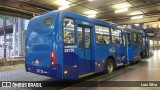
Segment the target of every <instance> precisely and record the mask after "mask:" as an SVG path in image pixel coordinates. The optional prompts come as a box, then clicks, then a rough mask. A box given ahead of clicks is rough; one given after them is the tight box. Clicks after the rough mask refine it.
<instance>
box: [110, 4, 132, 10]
mask: <svg viewBox="0 0 160 90" xmlns="http://www.w3.org/2000/svg"><path fill="white" fill-rule="evenodd" d="M130 6H131V5H130V4H128V3H120V4H116V5H114V6H113V7H114V8H117V9H120V8H128V7H130Z"/></svg>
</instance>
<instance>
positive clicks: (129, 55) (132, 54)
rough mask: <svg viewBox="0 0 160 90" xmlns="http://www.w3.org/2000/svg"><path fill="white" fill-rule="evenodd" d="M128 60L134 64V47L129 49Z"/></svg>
mask: <svg viewBox="0 0 160 90" xmlns="http://www.w3.org/2000/svg"><path fill="white" fill-rule="evenodd" d="M128 59H129V62H134V53H133V46H130V47H128Z"/></svg>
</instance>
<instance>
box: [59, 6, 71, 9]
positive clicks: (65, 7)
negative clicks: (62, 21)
mask: <svg viewBox="0 0 160 90" xmlns="http://www.w3.org/2000/svg"><path fill="white" fill-rule="evenodd" d="M69 7H70V6H69V5H66V6H62V7H59V8H58V10H64V9H67V8H69Z"/></svg>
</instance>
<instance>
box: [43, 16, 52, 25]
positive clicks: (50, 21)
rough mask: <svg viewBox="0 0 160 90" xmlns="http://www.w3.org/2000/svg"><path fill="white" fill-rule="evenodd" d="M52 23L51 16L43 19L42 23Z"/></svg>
mask: <svg viewBox="0 0 160 90" xmlns="http://www.w3.org/2000/svg"><path fill="white" fill-rule="evenodd" d="M51 23H52V17H49V18H46V19H44V24H51Z"/></svg>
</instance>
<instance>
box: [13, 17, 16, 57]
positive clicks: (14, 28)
mask: <svg viewBox="0 0 160 90" xmlns="http://www.w3.org/2000/svg"><path fill="white" fill-rule="evenodd" d="M16 31H17V19H16V18H15V19H14V23H13V35H12V38H13V54H12V55H13V56H17V53H16V46H17V45H16V43H17V42H16Z"/></svg>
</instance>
